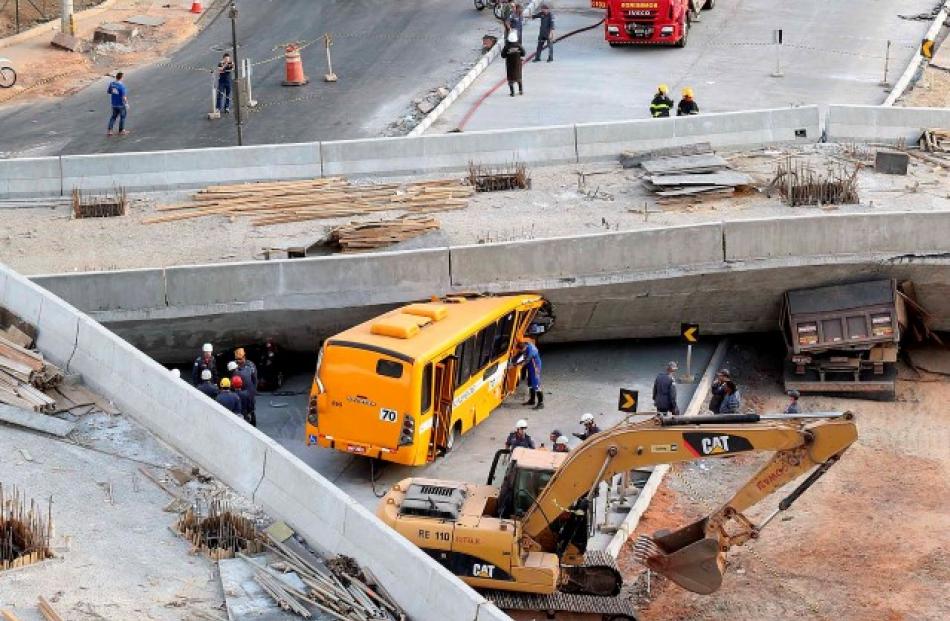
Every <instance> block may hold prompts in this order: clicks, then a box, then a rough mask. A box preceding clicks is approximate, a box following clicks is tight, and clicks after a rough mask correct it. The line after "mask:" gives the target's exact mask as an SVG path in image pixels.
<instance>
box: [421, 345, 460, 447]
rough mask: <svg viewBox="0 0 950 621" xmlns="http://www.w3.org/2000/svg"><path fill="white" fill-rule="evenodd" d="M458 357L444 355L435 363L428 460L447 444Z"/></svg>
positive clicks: (447, 445)
mask: <svg viewBox="0 0 950 621" xmlns="http://www.w3.org/2000/svg"><path fill="white" fill-rule="evenodd" d="M457 363H458V359H457V358H456V357H455V356H446V357H445V358H443V359H442V361H441V362H439V363H438V364H436V365H435V411H434V412H433V413H432V435H431V436H430V439H429V455H428V461H433V460H434V459H435V458H436V456H437V455H439V454H440V453H445V452H447V451H448V450H449V449H451V448H452V447H451V446H449V436H450V435H451V425H452V400H453V399H454V398H455V366H456V364H457Z"/></svg>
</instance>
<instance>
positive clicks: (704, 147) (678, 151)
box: [620, 142, 713, 168]
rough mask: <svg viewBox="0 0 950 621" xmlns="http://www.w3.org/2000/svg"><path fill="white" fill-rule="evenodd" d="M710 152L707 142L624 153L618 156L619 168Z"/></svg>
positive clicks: (710, 148) (634, 166) (710, 146)
mask: <svg viewBox="0 0 950 621" xmlns="http://www.w3.org/2000/svg"><path fill="white" fill-rule="evenodd" d="M712 152H713V149H712V145H710V144H709V143H708V142H697V143H695V144H686V145H682V146H678V147H664V148H661V149H655V150H653V151H641V152H636V151H624V152H623V153H621V154H620V166H621V168H636V167H637V166H639V165H640V164H642V163H643V162H645V161H647V160H655V159H659V158H665V157H680V156H683V155H702V154H704V153H712Z"/></svg>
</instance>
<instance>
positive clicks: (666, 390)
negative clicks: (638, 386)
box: [653, 360, 680, 416]
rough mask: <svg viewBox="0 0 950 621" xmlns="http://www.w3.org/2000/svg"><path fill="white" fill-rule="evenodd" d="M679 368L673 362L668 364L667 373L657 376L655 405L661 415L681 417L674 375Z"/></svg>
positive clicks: (654, 393) (654, 389)
mask: <svg viewBox="0 0 950 621" xmlns="http://www.w3.org/2000/svg"><path fill="white" fill-rule="evenodd" d="M678 368H679V366H678V365H677V364H676V362H674V361H673V360H671V361H669V362H668V363H667V364H666V371H665V372H663V373H660V374H658V375H657V376H656V379H655V380H654V381H653V405H654V406H655V407H656V411H657V412H659V413H660V414H672V415H673V416H679V413H680V410H679V407H678V406H677V405H676V380H675V378H674V377H673V374H674V373H675V372H676V370H677V369H678Z"/></svg>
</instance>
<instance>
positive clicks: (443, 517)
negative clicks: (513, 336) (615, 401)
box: [377, 412, 857, 619]
mask: <svg viewBox="0 0 950 621" xmlns="http://www.w3.org/2000/svg"><path fill="white" fill-rule="evenodd" d="M856 439H857V427H856V425H855V422H854V416H853V415H852V414H851V413H850V412H844V413H836V412H828V413H811V414H791V415H789V414H764V415H758V414H725V415H707V416H675V417H672V416H660V415H657V416H655V417H653V418H651V419H649V420H647V421H644V422H641V423H627V424H620V425H618V426H616V427H613V428H611V429H607V430H605V431H602V432H600V433H597V434H594V435H593V436H591V437H590V438H588V439H587V440H585V441H584V443H583V444H581V445H580V446H579V447H577V448H576V449H574V450H573V451H571V452H570V453H554V452H548V451H544V450H531V449H525V448H516V449H514V450H513V451H511V452H510V455H507V458H508V459H507V460H506V461H507V463H506V464H505V465H506V466H507V467H506V468H505V469H504V472H499V471H498V467H499V464H500V463H501V461H500V459H499V457H500V456H499V455H496V458H495V461H494V463H493V464H492V468H491V473H490V474H489V479H488V481H489V483H494V482H495V481H499V480H500V481H501V484H500V486H496V485H491V484H489V485H478V484H474V483H465V482H458V481H446V480H440V479H429V478H419V477H415V478H408V479H404V480H402V481H400V482H399V483H397V484H395V485H394V486H393V487H392V488H391V489H390V490H389V491H388V492H387V493H386V495H385V496H384V497H383V498H382V500H381V501H380V504H379V507H378V509H377V515H378V516H379V517H380V518H381V519H382V520H383V521H384V522H386V523H387V524H388V525H389V526H391V527H392V528H393V529H394V530H396V531H397V532H399V533H400V534H402V535H403V536H404V537H406V538H407V539H409V540H410V541H412V542H413V543H415V544H416V545H417V546H419V547H420V548H422V549H423V550H424V551H425V552H427V553H428V554H429V555H430V556H432V557H433V558H434V559H435V560H437V561H438V562H439V563H441V564H442V565H443V566H444V567H446V568H447V569H449V570H450V571H452V572H453V573H454V574H456V575H457V576H459V577H460V578H462V580H464V581H465V582H466V583H468V584H469V585H471V586H472V587H475V588H477V589H479V590H480V591H482V593H483V594H485V595H486V597H487V598H488V599H490V600H492V601H493V602H495V603H496V604H497V605H498V606H499V607H501V608H504V609H509V610H519V609H521V610H542V611H549V612H555V611H568V612H583V613H595V614H601V615H603V618H605V619H635V616H634V612H633V610H632V607H631V605H630V604H629V602H628V601H627V600H626V599H625V598H620V597H616V596H617V595H618V594H619V593H620V589H621V587H622V586H623V581H622V577H621V575H620V572H619V571H618V569H617V567H616V565H615V563H614V562H613V559H612V558H611V557H609V556H608V555H606V554H603V553H599V552H594V551H587V550H586V547H587V540H588V535H589V532H590V530H589V519H590V508H591V506H592V504H593V502H592V501H593V499H594V496H595V495H596V492H597V489H598V486H599V484H600V483H601V482H602V481H606V480H608V479H611V478H612V477H613V476H614V475H616V474H620V473H623V472H627V471H630V470H633V469H637V468H643V467H645V466H651V465H657V464H671V463H676V462H688V461H693V460H697V459H706V458H719V457H730V456H733V455H739V454H744V453H753V452H760V451H771V452H773V455H772V456H771V459H769V460H768V461H767V462H766V463H765V465H764V466H762V467H761V468H760V469H759V470H758V472H756V474H755V475H754V476H753V477H752V478H751V479H749V481H747V482H746V483H745V485H743V487H742V488H741V489H740V490H739V491H738V492H736V493H735V495H733V496H732V497H731V498H730V499H729V500H728V501H727V502H726V503H725V504H724V505H722V506H721V507H720V508H719V509H717V510H716V511H713V512H712V513H710V514H709V515H708V516H706V517H705V518H703V519H701V520H699V521H697V522H695V523H693V524H690V525H688V526H686V527H684V528H681V529H679V530H677V531H674V532H660V533H655V534H654V535H653V536H652V537H649V536H643V535H641V536H640V537H639V538H638V540H637V541H636V543H635V548H634V549H635V556H636V558H637V560H639V561H640V562H641V563H643V564H644V565H646V566H647V567H649V568H650V569H651V570H653V571H655V572H657V573H659V574H662V575H663V576H666V577H667V578H669V579H670V580H672V581H673V582H675V583H676V584H678V585H680V586H681V587H683V588H685V589H688V590H690V591H693V592H696V593H702V594H708V593H712V592H713V591H715V590H716V589H718V588H719V586H720V585H721V583H722V575H723V571H724V569H725V554H726V552H727V551H728V550H729V549H730V548H731V547H732V546H737V545H742V544H744V543H745V542H747V541H748V540H749V539H756V538H758V536H759V534H760V532H761V530H762V529H763V528H764V527H765V526H766V525H767V524H768V523H769V522H771V521H772V519H774V518H775V516H776V515H778V513H780V512H781V511H785V510H786V509H788V508H789V507H790V506H791V505H792V503H793V502H795V500H796V499H797V498H798V497H799V496H800V495H801V494H802V493H803V492H804V491H805V490H807V489H808V488H809V487H810V486H811V485H812V484H814V483H815V481H817V480H818V479H819V478H820V477H821V476H822V475H823V474H824V473H825V472H827V471H828V469H829V468H830V467H831V466H832V465H833V464H834V463H835V462H837V461H838V459H840V458H841V455H842V454H843V453H844V451H845V450H846V449H847V448H848V447H849V446H850V445H851V444H852V443H853V442H854V441H855V440H856ZM500 453H504V452H502V451H500ZM806 474H807V475H808V476H807V477H806V478H805V479H804V480H803V481H802V482H801V483H800V484H799V485H798V486H797V487H796V488H795V489H794V490H792V491H791V492H790V493H789V494H788V495H787V496H786V497H785V498H784V499H782V500H781V501H780V502H779V504H778V507H777V508H776V509H775V511H774V512H773V513H771V515H769V516H768V517H767V518H766V519H765V520H764V521H763V522H762V523H760V524H758V525H756V524H753V523H752V521H751V520H749V519H748V518H747V517H745V515H744V514H743V512H745V511H746V510H748V509H749V508H750V507H752V506H754V505H756V504H757V503H759V502H760V501H761V500H763V499H764V498H766V497H767V496H769V495H771V494H772V493H774V492H775V491H776V490H778V489H779V488H781V487H782V486H784V485H785V484H787V483H790V482H792V481H794V480H796V479H798V478H799V477H800V476H803V475H806Z"/></svg>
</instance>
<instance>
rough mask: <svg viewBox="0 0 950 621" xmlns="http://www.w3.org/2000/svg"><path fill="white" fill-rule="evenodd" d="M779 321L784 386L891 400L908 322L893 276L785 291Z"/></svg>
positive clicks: (790, 388)
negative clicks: (785, 353)
mask: <svg viewBox="0 0 950 621" xmlns="http://www.w3.org/2000/svg"><path fill="white" fill-rule="evenodd" d="M780 323H781V327H782V335H783V337H784V338H785V344H786V347H787V350H788V356H787V358H786V361H785V389H786V390H797V391H799V392H822V393H858V394H862V393H864V394H868V396H874V397H884V398H893V396H894V389H895V379H896V376H897V369H896V365H895V363H896V362H897V353H898V347H899V343H900V338H901V331H902V329H903V328H904V327H905V326H906V325H907V315H906V310H905V307H904V300H903V297H902V295H901V293H900V292H899V291H898V290H897V282H896V281H895V280H872V281H865V282H855V283H850V284H842V285H832V286H827V287H817V288H813V289H798V290H794V291H787V292H786V293H785V296H784V299H783V302H782V312H781V318H780Z"/></svg>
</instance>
